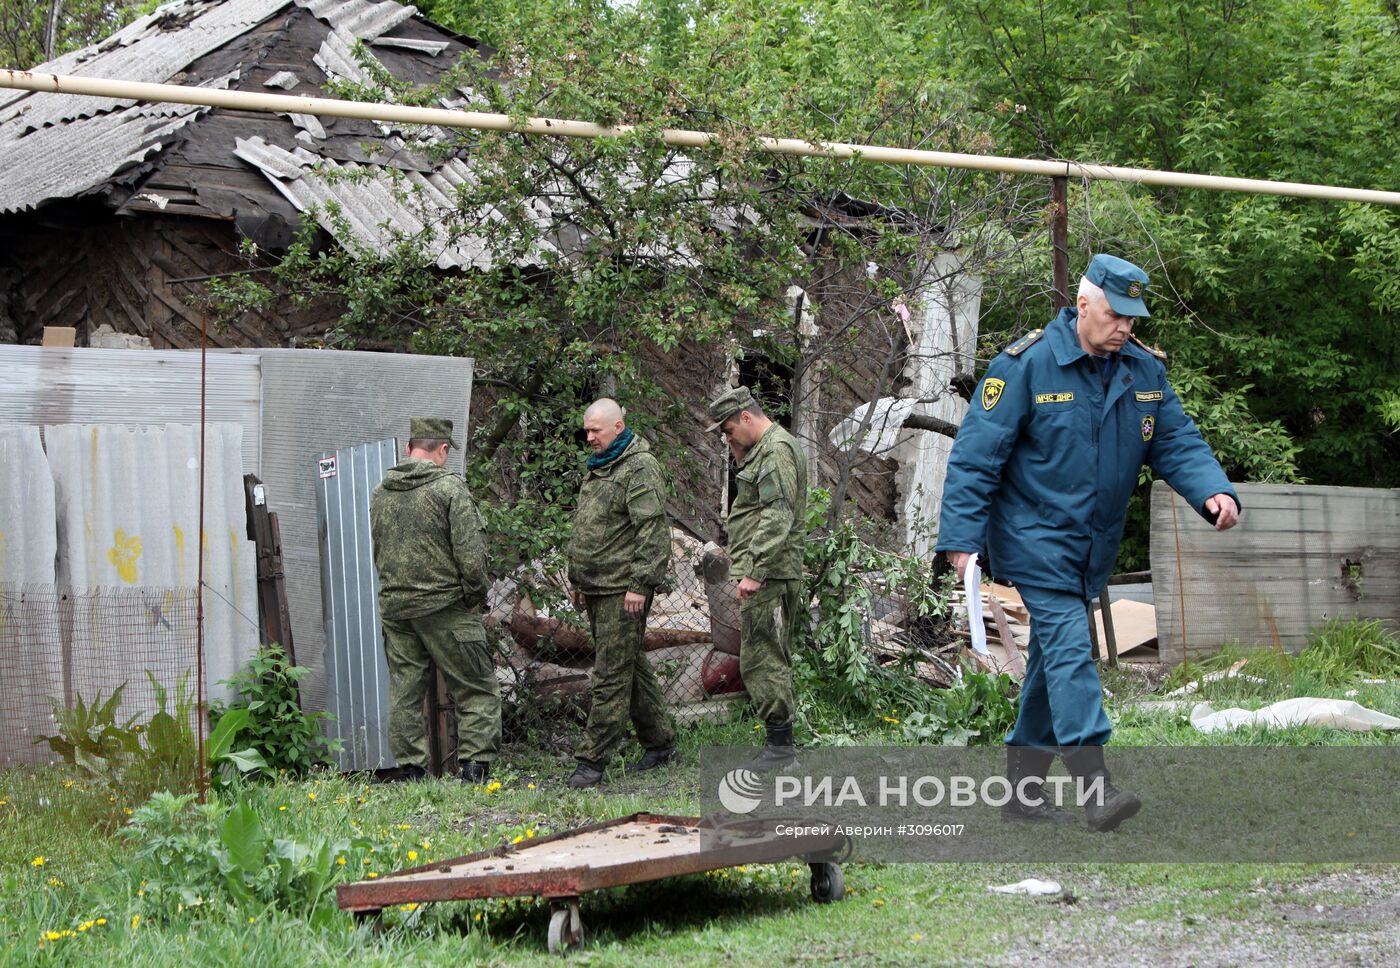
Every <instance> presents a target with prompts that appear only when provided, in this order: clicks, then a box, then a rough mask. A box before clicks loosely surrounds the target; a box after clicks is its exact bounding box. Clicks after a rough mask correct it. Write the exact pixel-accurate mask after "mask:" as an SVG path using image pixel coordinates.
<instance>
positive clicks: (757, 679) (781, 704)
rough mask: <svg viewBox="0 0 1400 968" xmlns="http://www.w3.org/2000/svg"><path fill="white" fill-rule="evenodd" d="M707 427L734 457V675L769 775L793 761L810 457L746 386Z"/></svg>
mask: <svg viewBox="0 0 1400 968" xmlns="http://www.w3.org/2000/svg"><path fill="white" fill-rule="evenodd" d="M709 410H710V418H711V419H712V420H714V423H713V424H711V425H710V426H709V428H707V429H708V430H709V431H711V432H713V431H715V430H721V431H723V432H724V435H725V437H726V438H727V439H728V440H729V442H730V447H731V449H732V450H734V451H735V452H736V453H740V452H742V453H743V457H742V458H741V459H740V460H739V473H738V483H739V490H738V493H737V494H736V495H735V497H734V503H733V504H732V505H730V508H729V518H728V525H727V527H728V531H729V556H730V558H731V560H732V562H733V563H732V564H731V565H730V568H729V574H730V575H731V576H734V577H737V578H738V579H739V584H738V587H737V589H736V594H737V596H738V598H739V614H740V626H741V628H740V639H739V641H740V647H739V674H740V675H741V676H742V677H743V680H744V686H745V688H747V689H748V692H749V698H750V699H751V700H752V701H753V703H754V706H755V707H756V708H757V710H758V715H759V718H760V719H762V720H763V724H764V726H765V727H766V728H767V740H766V742H765V743H764V746H763V749H762V751H761V752H760V753H759V755H758V756H757V758H755V760H754V761H753V763H752V764H751V766H752V768H753V769H757V770H772V769H777V768H779V767H783V766H787V765H789V764H790V763H792V762H793V760H794V759H795V758H796V749H795V747H794V746H793V742H792V719H793V716H794V715H795V713H796V710H797V701H796V698H795V696H794V695H793V689H792V642H793V636H794V632H795V631H796V628H797V623H798V622H800V621H803V620H804V618H805V614H806V613H805V610H804V609H803V607H802V542H803V539H804V538H805V537H806V514H807V458H806V456H804V455H803V453H802V448H801V446H800V445H799V444H798V443H797V440H796V439H794V438H793V436H792V434H790V433H788V432H787V431H786V430H784V429H783V428H782V427H780V426H778V425H777V424H775V423H774V422H773V421H772V420H770V419H768V417H767V416H766V415H765V414H764V412H763V409H762V408H761V407H760V406H759V405H758V403H757V401H755V400H754V398H753V394H752V393H750V392H749V388H748V387H736V388H734V389H733V390H729V391H727V392H725V393H723V394H721V395H720V396H719V397H718V398H716V399H715V400H714V401H712V402H711V403H710V407H709Z"/></svg>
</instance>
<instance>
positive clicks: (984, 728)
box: [899, 670, 1016, 746]
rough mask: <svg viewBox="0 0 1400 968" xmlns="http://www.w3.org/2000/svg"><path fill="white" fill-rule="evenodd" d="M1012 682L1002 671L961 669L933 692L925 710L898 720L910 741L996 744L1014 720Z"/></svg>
mask: <svg viewBox="0 0 1400 968" xmlns="http://www.w3.org/2000/svg"><path fill="white" fill-rule="evenodd" d="M1015 691H1016V686H1015V684H1014V683H1013V682H1012V681H1011V677H1010V676H1008V675H1007V674H1006V673H1004V672H1003V673H999V674H996V675H993V674H992V673H989V672H971V671H966V670H965V671H964V672H963V674H962V675H961V676H959V677H958V679H957V680H956V681H955V682H954V683H953V684H952V685H951V686H949V687H948V688H946V689H939V690H937V691H936V692H934V694H933V696H932V697H931V700H930V702H929V704H928V708H926V709H917V710H915V711H913V712H911V713H909V714H908V715H907V716H906V717H905V718H904V719H903V720H902V721H901V722H900V724H899V725H900V729H901V731H902V732H903V734H904V738H905V739H906V740H908V741H910V742H913V743H939V744H942V745H944V746H974V745H981V744H995V743H1000V742H1002V740H1003V739H1004V738H1005V737H1006V734H1007V733H1009V732H1010V731H1011V727H1012V726H1013V725H1015V723H1016V702H1015V701H1014V700H1013V699H1012V695H1013V694H1014V693H1015Z"/></svg>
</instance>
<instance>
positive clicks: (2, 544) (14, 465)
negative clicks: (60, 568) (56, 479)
mask: <svg viewBox="0 0 1400 968" xmlns="http://www.w3.org/2000/svg"><path fill="white" fill-rule="evenodd" d="M57 553H58V532H57V530H56V529H55V528H54V494H53V475H52V474H51V473H50V472H49V459H48V457H46V456H45V455H44V445H43V443H42V442H41V441H40V439H39V428H38V427H12V426H0V582H14V583H16V584H23V583H25V582H44V583H48V584H52V583H53V580H54V557H55V555H57ZM3 661H4V659H3V657H0V662H3Z"/></svg>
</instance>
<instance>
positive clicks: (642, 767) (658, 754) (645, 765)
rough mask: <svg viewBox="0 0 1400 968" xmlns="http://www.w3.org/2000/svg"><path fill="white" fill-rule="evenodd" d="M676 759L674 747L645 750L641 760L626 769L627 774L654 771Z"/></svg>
mask: <svg viewBox="0 0 1400 968" xmlns="http://www.w3.org/2000/svg"><path fill="white" fill-rule="evenodd" d="M675 758H676V748H675V747H674V746H663V747H661V748H660V749H654V750H647V751H646V752H645V753H643V754H642V758H641V759H639V760H638V761H637V762H635V763H633V764H632V765H631V766H629V767H628V768H627V772H628V773H645V772H646V771H647V770H654V769H656V768H657V767H660V766H665V765H666V764H667V763H671V762H673V761H674V760H675Z"/></svg>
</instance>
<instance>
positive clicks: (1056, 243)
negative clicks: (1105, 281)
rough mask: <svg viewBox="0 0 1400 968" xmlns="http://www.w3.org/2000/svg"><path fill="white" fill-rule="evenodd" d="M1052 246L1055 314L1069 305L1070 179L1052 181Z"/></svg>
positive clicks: (1057, 177)
mask: <svg viewBox="0 0 1400 968" xmlns="http://www.w3.org/2000/svg"><path fill="white" fill-rule="evenodd" d="M1050 205H1051V208H1052V209H1053V211H1052V212H1051V216H1050V246H1051V249H1052V250H1053V253H1054V260H1055V273H1054V275H1055V278H1054V286H1055V305H1054V310H1055V312H1057V313H1058V312H1059V311H1060V310H1061V309H1064V308H1065V307H1066V306H1068V305H1069V179H1067V178H1065V177H1064V176H1063V175H1057V176H1056V177H1054V178H1052V179H1050Z"/></svg>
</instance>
